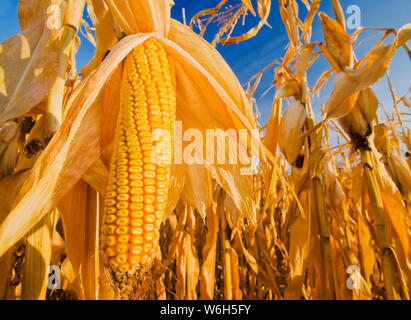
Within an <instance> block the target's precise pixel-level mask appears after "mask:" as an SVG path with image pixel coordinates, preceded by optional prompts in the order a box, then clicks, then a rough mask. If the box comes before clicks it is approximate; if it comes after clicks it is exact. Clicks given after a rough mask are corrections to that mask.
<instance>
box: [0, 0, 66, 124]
mask: <svg viewBox="0 0 411 320" xmlns="http://www.w3.org/2000/svg"><path fill="white" fill-rule="evenodd" d="M54 4H55V5H56V6H57V8H59V9H60V12H64V10H63V5H64V1H62V0H56V1H54ZM48 7H49V1H47V0H22V1H20V3H19V10H18V12H19V20H20V29H21V31H20V33H19V34H17V35H15V36H13V37H11V38H9V39H8V40H6V41H4V42H3V43H1V44H0V125H2V124H3V123H4V122H5V121H7V120H9V119H12V118H17V117H20V116H22V115H24V114H25V113H27V112H28V111H30V110H31V109H32V108H33V107H34V106H36V105H38V104H39V103H40V102H41V101H42V100H43V99H44V97H45V96H46V95H47V94H48V92H49V91H50V89H51V87H52V86H53V84H54V81H55V80H56V78H57V60H58V51H59V46H60V44H59V34H60V31H59V30H60V29H59V28H60V27H61V24H62V22H61V18H62V16H61V15H59V14H58V10H54V11H53V12H52V13H48V11H47V9H48ZM49 12H50V11H49ZM49 19H52V20H49ZM59 19H60V20H59ZM50 21H55V27H56V28H54V27H53V28H49V27H48V26H47V24H48V23H50ZM59 24H60V25H59Z"/></svg>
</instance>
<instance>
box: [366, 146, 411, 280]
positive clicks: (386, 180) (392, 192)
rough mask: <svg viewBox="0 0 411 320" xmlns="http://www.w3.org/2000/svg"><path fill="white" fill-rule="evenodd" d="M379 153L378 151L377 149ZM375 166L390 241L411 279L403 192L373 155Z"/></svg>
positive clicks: (408, 235)
mask: <svg viewBox="0 0 411 320" xmlns="http://www.w3.org/2000/svg"><path fill="white" fill-rule="evenodd" d="M375 153H376V154H377V151H375ZM372 160H373V166H374V168H375V169H374V171H375V172H376V176H377V181H378V184H379V187H380V192H381V196H382V200H383V203H384V210H385V216H386V224H387V233H388V236H389V241H390V243H391V244H392V245H393V247H394V248H395V253H396V254H397V256H398V260H399V264H400V266H401V269H402V272H403V273H404V274H405V276H406V277H407V278H408V279H411V237H410V231H409V230H410V226H409V223H408V221H407V215H408V213H407V211H406V209H405V207H404V206H403V205H402V197H401V193H400V192H399V191H398V189H397V188H396V187H395V184H394V183H393V182H392V180H391V179H390V177H389V175H388V172H387V171H386V170H385V168H384V167H383V166H382V165H381V163H380V162H378V161H377V160H376V155H374V156H373V159H372Z"/></svg>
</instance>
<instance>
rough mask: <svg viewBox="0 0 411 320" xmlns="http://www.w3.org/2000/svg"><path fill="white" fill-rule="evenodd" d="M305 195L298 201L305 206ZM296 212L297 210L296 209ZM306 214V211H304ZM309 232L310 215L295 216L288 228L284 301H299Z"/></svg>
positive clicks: (307, 253)
mask: <svg viewBox="0 0 411 320" xmlns="http://www.w3.org/2000/svg"><path fill="white" fill-rule="evenodd" d="M306 198H307V193H306V192H304V193H302V194H300V199H301V201H302V202H303V205H304V206H306V203H305V201H306ZM296 210H298V209H296ZM305 211H306V212H308V211H307V210H305ZM310 231H311V215H307V214H306V216H305V217H303V216H302V215H297V218H296V220H295V222H294V223H293V224H292V226H291V227H290V248H289V254H288V257H289V261H290V280H289V282H288V287H287V289H286V290H285V293H284V297H285V299H287V300H289V299H299V297H300V296H301V290H302V286H303V283H304V276H305V269H306V267H307V263H308V262H307V259H308V255H309V252H310Z"/></svg>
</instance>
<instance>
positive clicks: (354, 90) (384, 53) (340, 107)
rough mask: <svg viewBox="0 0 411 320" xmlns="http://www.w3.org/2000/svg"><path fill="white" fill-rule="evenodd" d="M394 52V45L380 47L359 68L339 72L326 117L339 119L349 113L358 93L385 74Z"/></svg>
mask: <svg viewBox="0 0 411 320" xmlns="http://www.w3.org/2000/svg"><path fill="white" fill-rule="evenodd" d="M394 53H395V46H393V45H387V46H382V47H379V48H377V49H376V50H374V51H373V52H372V53H371V54H370V55H369V57H368V60H367V63H366V64H365V65H363V66H361V67H360V68H358V69H350V68H347V69H345V70H344V71H343V72H341V73H339V74H337V76H336V78H335V80H334V90H333V92H332V93H331V95H330V97H329V98H328V100H327V102H326V104H325V109H324V118H325V119H328V120H332V119H339V118H341V117H344V116H346V115H347V114H349V113H350V112H351V110H352V108H353V107H354V102H355V101H356V100H357V99H356V95H358V93H359V92H360V91H361V90H365V89H367V88H368V87H370V86H372V85H373V84H374V83H375V82H377V81H378V80H379V79H380V78H381V77H382V76H383V75H384V74H385V72H386V71H387V69H388V66H389V64H390V62H391V59H392V57H393V55H394Z"/></svg>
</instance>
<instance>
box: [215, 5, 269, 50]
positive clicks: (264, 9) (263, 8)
mask: <svg viewBox="0 0 411 320" xmlns="http://www.w3.org/2000/svg"><path fill="white" fill-rule="evenodd" d="M247 1H248V0H247ZM243 2H244V1H243ZM270 10H271V0H259V1H258V14H259V16H260V18H261V20H260V21H259V22H258V25H257V26H255V27H254V28H252V29H250V30H249V31H247V32H246V33H245V34H242V35H240V36H237V37H229V38H226V39H222V43H223V44H235V43H239V42H241V41H245V40H248V39H251V38H252V37H254V36H256V35H257V33H258V31H260V29H261V28H262V27H263V26H264V25H266V24H268V22H267V20H268V17H269V16H270Z"/></svg>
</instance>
